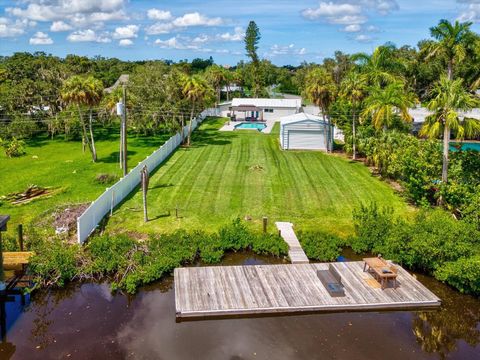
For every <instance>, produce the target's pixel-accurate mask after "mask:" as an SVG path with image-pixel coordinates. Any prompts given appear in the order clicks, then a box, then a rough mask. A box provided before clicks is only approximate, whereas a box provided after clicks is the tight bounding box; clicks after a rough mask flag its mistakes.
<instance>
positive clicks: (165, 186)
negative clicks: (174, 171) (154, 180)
mask: <svg viewBox="0 0 480 360" xmlns="http://www.w3.org/2000/svg"><path fill="white" fill-rule="evenodd" d="M171 186H175V185H174V184H172V183H168V184H156V185H155V186H150V187H149V188H148V189H149V190H154V189H164V188H167V187H171Z"/></svg>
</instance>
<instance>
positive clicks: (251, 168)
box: [248, 164, 265, 171]
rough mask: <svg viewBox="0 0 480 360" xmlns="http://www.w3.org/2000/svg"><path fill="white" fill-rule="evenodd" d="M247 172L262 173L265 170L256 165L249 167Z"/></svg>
mask: <svg viewBox="0 0 480 360" xmlns="http://www.w3.org/2000/svg"><path fill="white" fill-rule="evenodd" d="M248 170H250V171H263V170H265V169H264V167H263V166H262V165H258V164H257V165H253V166H250V167H249V168H248Z"/></svg>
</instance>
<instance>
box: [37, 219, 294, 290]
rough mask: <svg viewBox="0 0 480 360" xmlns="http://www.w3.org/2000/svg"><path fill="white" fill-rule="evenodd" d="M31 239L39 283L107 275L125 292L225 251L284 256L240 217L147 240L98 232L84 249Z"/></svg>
mask: <svg viewBox="0 0 480 360" xmlns="http://www.w3.org/2000/svg"><path fill="white" fill-rule="evenodd" d="M35 239H36V240H34V241H32V242H30V245H31V246H32V249H33V250H35V251H36V252H37V255H36V256H35V257H34V259H33V261H32V271H33V273H34V274H35V275H37V277H38V278H39V279H41V283H42V284H43V285H56V286H63V285H64V284H65V282H66V281H69V280H73V279H81V280H86V279H92V278H96V279H99V278H102V277H105V276H108V277H109V279H110V280H111V281H112V289H125V290H127V291H128V292H130V293H133V292H135V291H136V289H137V287H138V286H141V285H144V284H148V283H149V282H152V281H155V280H158V279H161V278H162V277H163V276H165V275H167V274H170V273H171V272H172V271H173V269H174V268H176V267H179V266H182V265H186V264H191V263H194V262H195V261H197V260H201V261H203V262H205V263H208V264H213V263H218V262H220V261H221V259H222V257H223V255H224V253H225V252H226V251H239V250H249V249H251V250H253V251H254V252H256V253H258V254H269V255H274V256H281V255H285V254H286V253H287V251H288V246H287V244H286V243H285V242H284V241H283V240H282V239H281V238H280V237H279V236H278V235H272V234H257V233H254V232H252V231H250V230H248V229H247V227H246V226H245V225H244V224H243V223H242V222H241V221H240V220H239V219H236V220H234V221H233V222H232V223H231V224H228V225H227V226H225V227H223V228H222V229H220V231H219V232H218V233H215V234H208V233H205V232H202V231H194V232H186V231H185V230H177V231H175V232H173V233H169V234H155V235H152V236H150V238H149V239H148V240H146V241H140V240H136V239H133V238H130V237H128V236H127V235H102V236H95V237H93V238H92V239H90V241H89V243H88V244H87V245H86V246H85V247H80V246H78V245H70V244H65V243H64V242H62V240H60V239H53V240H51V241H50V240H43V238H42V237H35Z"/></svg>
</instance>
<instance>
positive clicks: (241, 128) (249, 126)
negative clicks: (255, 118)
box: [235, 123, 267, 131]
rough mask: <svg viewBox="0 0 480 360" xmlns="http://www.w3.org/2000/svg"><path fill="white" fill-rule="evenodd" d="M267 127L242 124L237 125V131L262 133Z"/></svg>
mask: <svg viewBox="0 0 480 360" xmlns="http://www.w3.org/2000/svg"><path fill="white" fill-rule="evenodd" d="M266 127H267V125H265V124H263V123H241V124H238V125H235V129H239V130H258V131H262V130H263V129H265V128H266Z"/></svg>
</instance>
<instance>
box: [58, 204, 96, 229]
mask: <svg viewBox="0 0 480 360" xmlns="http://www.w3.org/2000/svg"><path fill="white" fill-rule="evenodd" d="M88 206H89V204H79V205H68V206H66V207H62V208H61V209H57V210H55V212H54V213H53V216H54V221H53V226H54V228H55V232H56V233H57V234H61V233H67V234H68V233H70V232H72V231H73V230H76V226H77V218H78V217H79V216H80V215H82V214H83V213H84V212H85V210H86V209H87V208H88Z"/></svg>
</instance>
